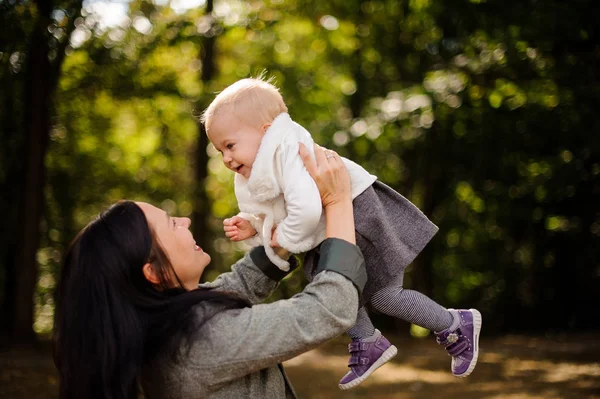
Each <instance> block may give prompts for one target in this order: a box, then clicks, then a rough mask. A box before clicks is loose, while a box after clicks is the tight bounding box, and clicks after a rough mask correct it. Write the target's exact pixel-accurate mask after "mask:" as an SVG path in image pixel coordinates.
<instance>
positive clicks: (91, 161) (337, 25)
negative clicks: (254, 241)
mask: <svg viewBox="0 0 600 399" xmlns="http://www.w3.org/2000/svg"><path fill="white" fill-rule="evenodd" d="M599 11H600V6H599V5H598V2H597V1H596V0H572V1H569V2H564V1H558V0H543V1H542V0H521V1H518V2H517V1H512V2H506V1H504V0H502V1H500V0H445V1H442V0H328V1H316V0H315V1H312V0H250V1H242V0H171V1H168V0H153V1H150V0H131V1H128V0H120V1H117V0H115V1H93V0H86V1H82V0H0V82H1V85H0V87H1V91H0V193H1V194H0V212H1V214H2V226H3V227H2V229H1V230H0V309H1V312H0V315H1V319H0V329H1V330H2V336H3V337H4V339H3V345H9V346H10V345H12V344H15V343H20V344H27V343H32V342H34V341H35V339H36V336H40V335H42V336H43V335H45V334H48V333H49V332H51V328H52V317H53V303H54V301H53V293H54V289H55V286H56V281H57V276H58V273H59V271H60V268H61V259H62V255H63V253H64V251H65V249H66V247H67V246H68V244H69V242H70V240H72V239H73V237H74V236H75V234H76V233H77V232H78V231H79V230H80V229H81V228H82V227H83V226H84V225H85V224H87V223H88V222H89V221H90V220H91V219H92V218H93V217H94V216H95V215H96V214H97V213H98V212H100V211H101V210H102V209H103V208H104V207H105V206H107V205H109V204H110V203H112V202H114V201H116V200H119V199H122V198H128V199H135V200H144V201H148V202H151V203H153V204H156V205H159V206H161V207H162V208H163V209H165V210H166V211H168V212H169V213H171V214H174V215H180V216H189V217H191V218H192V220H193V231H194V236H195V237H196V240H197V241H198V243H199V244H200V245H201V246H202V247H203V248H205V249H206V250H207V252H209V253H211V255H213V264H212V266H211V268H210V270H209V271H207V273H206V275H205V278H206V279H209V280H210V279H213V278H214V277H215V276H216V275H217V274H218V273H220V272H222V271H226V270H227V269H228V267H229V265H230V264H231V263H232V261H234V260H235V259H236V258H237V257H238V256H239V255H240V254H241V253H242V251H244V248H243V247H241V246H239V245H235V244H232V243H230V242H228V241H227V240H226V239H225V238H224V236H223V234H222V228H221V226H222V219H223V218H225V217H229V216H231V215H233V214H235V213H236V212H237V209H236V203H235V198H234V196H233V192H232V186H233V184H232V182H233V176H232V173H231V172H230V171H228V170H227V169H226V168H225V167H224V166H223V165H222V163H221V159H220V156H219V155H218V154H217V153H216V151H215V150H214V148H212V147H211V146H210V145H209V143H208V141H207V138H206V136H205V134H204V132H203V128H202V126H201V125H200V124H199V122H198V118H197V116H198V115H199V114H200V112H201V111H202V110H203V109H204V108H205V107H206V106H207V105H208V103H209V102H210V101H211V99H212V98H213V97H214V93H215V92H218V91H219V90H221V89H223V88H224V87H225V86H226V85H228V84H230V83H232V82H233V81H235V80H237V79H239V78H243V77H248V76H256V75H258V74H259V73H261V72H262V71H266V72H267V74H268V75H272V76H274V77H275V78H276V83H277V85H278V86H279V87H280V88H281V91H282V93H283V95H284V98H285V99H286V101H287V103H288V106H289V109H290V114H291V115H292V117H293V118H294V119H295V120H297V121H298V122H299V123H301V124H303V125H304V126H305V127H307V129H309V130H310V131H311V132H312V133H313V136H314V138H315V140H316V141H317V142H318V143H320V144H322V145H325V146H328V147H330V148H333V149H335V150H337V151H338V152H339V153H340V154H342V155H344V156H347V157H349V158H351V159H353V160H355V161H356V162H358V163H359V164H361V165H363V166H364V167H365V168H367V169H368V170H369V171H370V172H372V173H374V174H376V175H377V176H379V178H380V179H381V180H382V181H383V182H385V183H387V184H389V185H390V186H392V187H394V188H395V189H397V190H398V191H399V192H401V193H402V194H404V195H405V196H406V197H408V198H409V199H410V200H412V201H413V202H414V203H415V204H417V205H418V206H419V208H421V209H422V210H423V212H425V214H427V215H428V216H429V217H430V218H431V219H432V220H433V221H434V222H435V223H436V224H437V225H438V226H439V227H440V232H439V233H438V235H437V236H436V237H435V238H434V240H433V241H432V242H431V243H430V244H429V245H428V247H427V248H426V250H425V251H424V252H423V253H422V254H421V255H420V256H419V257H418V258H417V260H416V262H415V264H414V265H413V266H412V267H411V269H410V273H409V274H408V278H409V282H408V283H407V286H410V287H414V288H416V289H418V290H421V291H422V292H425V293H427V294H429V295H430V296H432V297H434V298H435V299H436V300H438V301H439V302H441V303H442V304H444V305H446V306H449V307H462V306H467V307H477V308H479V309H480V310H481V312H482V313H483V314H484V315H485V321H486V323H485V332H486V334H489V335H493V334H497V335H500V334H506V333H509V332H511V333H513V332H519V333H529V332H539V333H547V332H561V331H563V332H564V331H582V330H587V331H594V330H596V331H597V329H598V327H600V321H599V320H600V319H599V318H598V304H600V289H599V288H598V287H599V286H600V261H599V259H600V257H599V255H600V208H599V206H598V204H599V203H600V115H599V114H598V112H599V110H600V76H599V72H600V37H599V34H600V32H599V30H600V28H599V25H598V17H599V16H600V12H599ZM303 284H304V277H303V276H302V272H301V271H300V272H297V273H295V274H294V275H293V276H292V277H290V278H288V279H287V280H286V281H285V283H284V284H283V285H282V287H281V289H280V292H279V293H278V295H279V296H281V297H287V296H290V295H292V294H293V293H294V292H297V291H298V290H299V289H300V288H301V287H302V285H303ZM380 322H381V323H382V324H383V325H387V326H388V327H399V326H398V325H396V326H394V325H392V324H391V321H389V320H386V319H380ZM386 323H388V324H386ZM402 328H408V326H404V327H402ZM411 331H412V332H413V334H414V335H419V334H422V331H419V330H418V329H414V328H413V329H412V330H411Z"/></svg>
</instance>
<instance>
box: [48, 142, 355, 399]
mask: <svg viewBox="0 0 600 399" xmlns="http://www.w3.org/2000/svg"><path fill="white" fill-rule="evenodd" d="M300 154H301V156H302V159H303V160H304V163H305V165H306V167H307V169H308V171H309V173H310V174H311V176H312V177H313V179H315V182H316V183H317V186H318V187H319V192H320V193H321V200H322V202H323V206H324V208H325V213H326V215H327V237H328V239H327V240H326V241H325V242H324V243H323V245H322V248H321V259H320V261H319V266H318V274H317V275H316V276H315V278H314V280H313V281H312V282H311V283H310V284H308V285H307V286H306V288H305V289H304V291H303V292H301V293H300V294H298V295H295V296H294V297H292V298H290V299H287V300H280V301H277V302H274V303H270V304H260V303H261V302H262V301H263V300H264V299H265V298H267V296H268V295H269V294H270V293H271V292H272V291H273V289H274V288H275V287H276V285H277V283H278V281H279V280H281V279H282V278H283V277H284V276H285V275H286V273H285V272H282V271H281V270H279V269H278V268H277V267H276V266H275V265H273V264H272V263H271V262H270V261H269V259H268V257H267V256H266V253H265V250H264V248H263V247H257V248H254V249H253V250H251V251H250V253H249V254H247V255H246V256H245V257H244V258H243V259H241V260H240V261H239V262H237V263H236V264H235V265H233V266H232V269H231V272H229V273H224V274H222V275H221V276H219V277H218V278H217V279H216V280H215V281H214V282H212V283H207V284H202V285H200V286H198V281H199V279H200V277H201V275H202V272H203V271H204V268H205V267H206V266H207V265H208V263H209V262H210V256H209V255H208V254H206V253H205V252H203V251H202V249H201V248H199V247H198V246H197V245H196V244H195V241H194V239H193V237H192V236H191V234H190V232H189V230H188V227H189V224H190V221H189V219H187V218H173V217H169V216H168V215H166V214H165V213H164V212H163V211H161V210H160V209H158V208H155V207H153V206H152V205H149V204H145V203H133V202H130V201H123V202H119V203H117V204H115V205H113V206H112V207H111V208H110V209H108V210H107V211H106V212H104V213H103V214H101V215H100V217H99V218H98V219H96V220H94V221H93V222H91V223H90V224H89V225H88V226H87V227H86V228H84V229H83V230H82V232H81V233H79V235H78V236H77V237H76V238H75V240H74V242H73V244H72V246H71V248H70V249H69V251H68V253H67V256H66V258H65V266H64V269H63V274H62V276H61V281H60V283H59V290H58V301H57V307H56V319H55V329H54V331H55V346H56V350H55V361H56V364H57V367H58V369H59V373H60V396H61V398H78V399H80V398H136V397H137V393H138V383H141V385H142V387H143V391H144V395H145V397H146V398H196V397H197V398H200V397H202V398H204V397H211V398H221V397H222V398H284V397H295V394H294V391H293V389H292V387H291V385H290V383H289V381H288V379H287V378H286V376H285V373H284V372H283V368H282V367H281V365H280V363H281V362H282V361H284V360H287V359H291V358H292V357H294V356H296V355H298V354H300V353H302V352H305V351H308V350H310V349H313V348H315V347H317V346H318V345H320V344H321V343H323V342H325V341H327V340H328V339H331V338H333V337H335V336H337V335H339V334H341V333H343V332H344V331H346V330H347V329H348V328H349V327H351V326H352V325H353V324H354V322H355V318H356V312H357V310H358V294H359V293H360V291H361V290H362V288H363V287H364V283H365V281H366V273H365V269H364V260H363V258H362V254H361V253H360V250H359V249H358V247H356V245H355V237H354V219H353V213H352V202H351V197H350V183H349V178H348V174H347V172H346V170H345V168H344V166H343V163H342V161H341V159H340V157H339V156H338V155H337V154H335V153H334V152H332V151H327V155H326V154H325V151H323V150H322V149H320V148H319V147H317V146H315V157H316V160H313V159H312V158H311V157H310V155H309V154H308V151H307V149H306V148H304V147H301V149H300ZM276 250H277V251H278V254H279V255H280V256H285V257H289V254H286V253H285V251H283V250H281V249H276ZM291 263H292V266H296V264H295V262H294V260H293V258H292V259H291ZM292 268H293V267H292Z"/></svg>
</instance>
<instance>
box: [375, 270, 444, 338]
mask: <svg viewBox="0 0 600 399" xmlns="http://www.w3.org/2000/svg"><path fill="white" fill-rule="evenodd" d="M371 305H373V307H374V308H375V309H377V310H378V311H379V312H381V313H383V314H386V315H389V316H393V317H396V318H398V319H402V320H405V321H408V322H410V323H412V324H416V325H418V326H421V327H423V328H427V329H428V330H431V331H442V330H445V329H447V328H448V327H450V325H451V324H452V322H453V320H454V317H453V316H452V313H450V312H449V311H448V309H446V308H444V307H443V306H441V305H439V304H438V303H437V302H435V301H433V300H432V299H430V298H429V297H427V296H425V295H423V294H421V293H420V292H417V291H413V290H407V289H404V288H402V280H399V281H397V282H396V284H391V285H389V286H387V287H385V288H382V289H381V290H379V291H377V292H375V293H374V294H373V296H372V297H371Z"/></svg>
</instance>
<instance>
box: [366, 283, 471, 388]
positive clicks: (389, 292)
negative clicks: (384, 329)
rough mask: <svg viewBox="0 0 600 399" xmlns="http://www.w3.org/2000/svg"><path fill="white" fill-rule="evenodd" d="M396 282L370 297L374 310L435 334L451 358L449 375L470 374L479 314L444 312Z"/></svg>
mask: <svg viewBox="0 0 600 399" xmlns="http://www.w3.org/2000/svg"><path fill="white" fill-rule="evenodd" d="M396 283H398V284H397V285H396V286H394V285H390V286H388V287H385V288H383V289H381V290H379V291H377V292H376V293H375V294H373V296H372V297H371V304H372V305H373V307H374V308H375V309H377V310H378V311H380V312H382V313H385V314H387V315H390V316H394V317H397V318H399V319H402V320H406V321H409V322H411V323H413V324H416V325H418V326H421V327H424V328H427V329H429V330H432V331H434V332H435V336H436V340H437V342H438V344H440V345H442V346H444V348H445V349H446V351H447V352H448V353H449V354H450V355H451V356H452V364H451V370H452V373H453V374H454V375H455V376H457V377H466V376H468V375H469V374H471V372H472V371H473V369H474V368H475V365H476V364H477V358H478V356H479V334H480V331H481V324H482V318H481V313H479V311H477V309H458V310H455V309H446V308H444V307H443V306H441V305H439V304H438V303H436V302H435V301H433V300H432V299H430V298H428V297H427V296H425V295H423V294H421V293H420V292H417V291H413V290H406V289H403V288H402V281H401V280H399V281H396Z"/></svg>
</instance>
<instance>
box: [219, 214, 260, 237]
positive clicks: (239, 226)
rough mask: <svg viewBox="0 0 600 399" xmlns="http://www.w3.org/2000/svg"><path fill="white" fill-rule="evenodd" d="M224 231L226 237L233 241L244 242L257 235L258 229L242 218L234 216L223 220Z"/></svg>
mask: <svg viewBox="0 0 600 399" xmlns="http://www.w3.org/2000/svg"><path fill="white" fill-rule="evenodd" d="M223 230H224V231H225V237H227V238H229V239H230V240H231V241H244V240H247V239H248V238H250V237H253V236H255V235H256V229H254V227H252V225H251V224H250V222H249V221H248V220H246V219H243V218H242V217H240V216H234V217H232V218H229V219H225V220H223Z"/></svg>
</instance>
